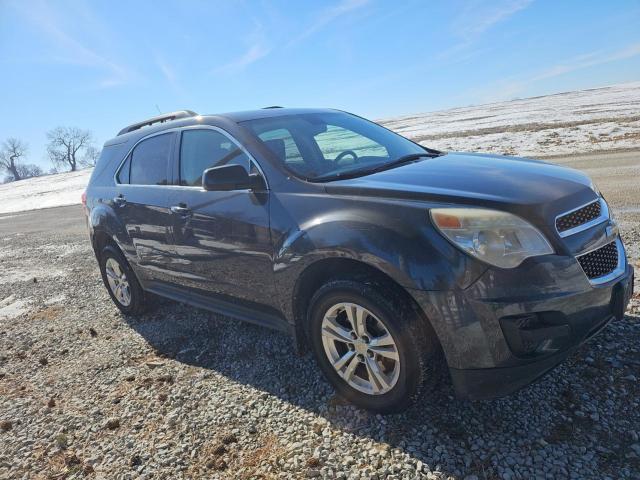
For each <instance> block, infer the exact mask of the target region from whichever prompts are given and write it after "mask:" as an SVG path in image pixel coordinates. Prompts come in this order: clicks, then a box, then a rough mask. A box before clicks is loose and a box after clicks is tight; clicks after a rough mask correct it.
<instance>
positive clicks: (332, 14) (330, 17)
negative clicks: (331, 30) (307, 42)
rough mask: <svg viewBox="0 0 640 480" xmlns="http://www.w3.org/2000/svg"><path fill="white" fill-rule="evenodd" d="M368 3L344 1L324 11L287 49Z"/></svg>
mask: <svg viewBox="0 0 640 480" xmlns="http://www.w3.org/2000/svg"><path fill="white" fill-rule="evenodd" d="M368 3H369V0H342V1H341V2H339V3H338V4H336V5H334V6H332V7H329V8H327V9H325V10H323V11H322V12H320V13H319V14H318V15H317V18H316V20H315V21H314V22H313V23H312V24H311V25H309V26H308V27H307V28H306V29H305V30H304V31H303V32H302V33H301V34H300V35H298V36H297V37H295V38H293V39H292V40H291V41H289V43H287V47H290V46H292V45H295V44H297V43H299V42H301V41H302V40H304V39H305V38H307V37H310V36H311V35H313V34H314V33H316V32H318V31H319V30H321V29H323V28H324V27H325V26H327V25H328V24H330V23H331V22H333V21H334V20H336V19H338V18H340V17H342V16H343V15H347V14H349V13H351V12H353V11H355V10H358V9H359V8H362V7H364V6H365V5H367V4H368Z"/></svg>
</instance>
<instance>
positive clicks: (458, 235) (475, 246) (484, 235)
mask: <svg viewBox="0 0 640 480" xmlns="http://www.w3.org/2000/svg"><path fill="white" fill-rule="evenodd" d="M430 214H431V219H432V221H433V223H434V225H435V226H436V227H437V228H438V230H440V232H442V234H443V235H444V236H445V237H447V238H448V239H449V240H450V241H451V242H453V244H454V245H456V246H457V247H459V248H461V249H462V250H464V251H465V252H467V253H469V254H470V255H473V256H474V257H476V258H479V259H480V260H482V261H484V262H487V263H490V264H491V265H495V266H497V267H502V268H514V267H517V266H518V265H520V264H521V263H522V262H523V261H524V259H525V258H528V257H535V256H538V255H547V254H550V253H553V248H551V245H549V242H548V241H547V239H546V238H545V237H544V235H542V233H540V232H539V231H538V229H537V228H535V227H534V226H533V225H531V224H530V223H528V222H526V221H524V220H522V219H521V218H520V217H516V216H515V215H512V214H510V213H506V212H500V211H498V210H486V209H480V208H434V209H432V210H431V211H430Z"/></svg>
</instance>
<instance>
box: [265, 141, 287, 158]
mask: <svg viewBox="0 0 640 480" xmlns="http://www.w3.org/2000/svg"><path fill="white" fill-rule="evenodd" d="M264 143H265V145H266V146H267V147H268V148H269V150H271V151H272V152H273V153H275V155H276V156H277V157H278V159H279V160H280V161H282V162H284V161H285V160H286V158H287V154H286V152H285V148H284V140H283V139H281V138H276V139H274V140H265V142H264Z"/></svg>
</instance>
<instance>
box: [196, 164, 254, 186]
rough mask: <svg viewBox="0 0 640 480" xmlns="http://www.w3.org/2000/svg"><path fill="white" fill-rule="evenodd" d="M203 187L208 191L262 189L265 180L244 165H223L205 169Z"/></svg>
mask: <svg viewBox="0 0 640 480" xmlns="http://www.w3.org/2000/svg"><path fill="white" fill-rule="evenodd" d="M202 188H204V189H205V190H207V191H229V190H246V189H249V190H262V189H264V182H263V180H262V176H260V174H257V173H252V174H249V173H247V171H246V170H245V168H244V167H243V166H242V165H223V166H221V167H213V168H208V169H206V170H205V171H204V173H203V174H202Z"/></svg>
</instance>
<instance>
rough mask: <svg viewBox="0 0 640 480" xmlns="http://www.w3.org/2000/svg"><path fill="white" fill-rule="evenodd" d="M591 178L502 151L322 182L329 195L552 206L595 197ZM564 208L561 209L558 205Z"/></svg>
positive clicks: (427, 160)
mask: <svg viewBox="0 0 640 480" xmlns="http://www.w3.org/2000/svg"><path fill="white" fill-rule="evenodd" d="M591 185H592V182H591V179H590V178H589V177H588V176H587V175H585V174H584V173H582V172H579V171H577V170H573V169H571V168H566V167H561V166H558V165H552V164H549V163H545V162H540V161H537V160H529V159H524V158H517V157H505V156H500V155H481V154H474V153H448V154H445V155H442V156H440V157H436V158H425V159H423V160H420V161H417V162H414V163H410V164H407V165H403V166H400V167H396V168H392V169H390V170H385V171H382V172H378V173H374V174H371V175H366V176H363V177H358V178H353V179H347V180H340V181H336V182H330V183H327V184H326V187H325V188H326V190H327V192H328V193H333V194H340V193H344V194H357V195H374V196H379V197H380V196H381V197H391V198H410V199H415V200H432V201H442V202H451V203H463V204H476V203H478V201H481V202H480V203H483V204H493V203H495V204H508V205H513V206H515V207H516V208H515V209H517V206H536V205H544V206H550V205H552V204H557V203H562V204H564V203H568V204H574V203H579V202H582V203H585V202H588V201H591V200H592V199H595V198H596V193H595V192H594V191H593V190H592V188H591ZM560 208H562V207H560Z"/></svg>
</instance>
